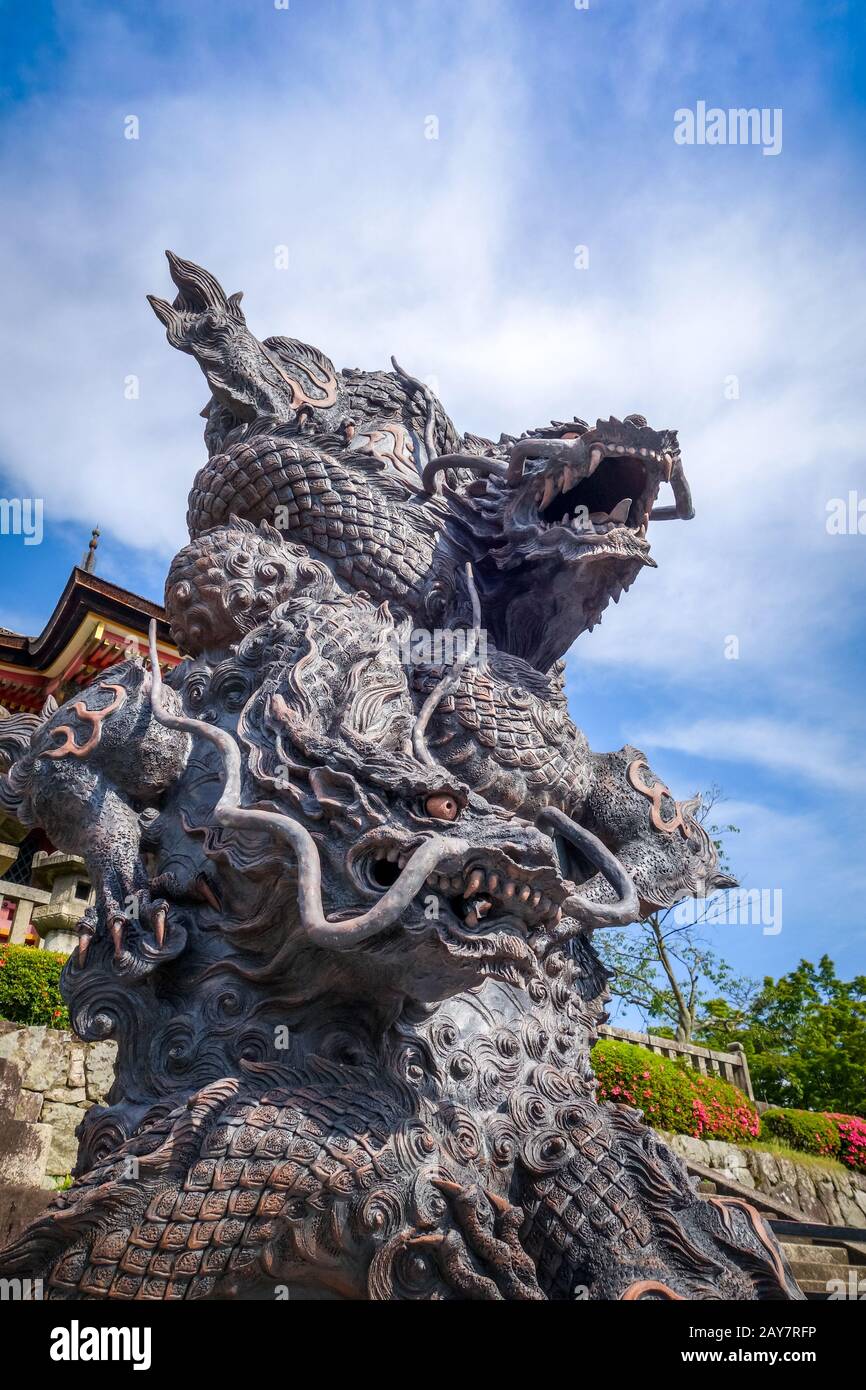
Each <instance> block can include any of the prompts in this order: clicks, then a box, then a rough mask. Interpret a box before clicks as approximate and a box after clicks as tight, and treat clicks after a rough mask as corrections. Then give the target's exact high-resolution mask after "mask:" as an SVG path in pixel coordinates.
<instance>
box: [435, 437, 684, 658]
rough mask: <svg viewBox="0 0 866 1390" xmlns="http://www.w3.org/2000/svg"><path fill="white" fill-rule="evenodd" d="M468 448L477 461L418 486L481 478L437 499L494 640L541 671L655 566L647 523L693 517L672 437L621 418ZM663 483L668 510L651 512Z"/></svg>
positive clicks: (449, 463)
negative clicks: (449, 510)
mask: <svg viewBox="0 0 866 1390" xmlns="http://www.w3.org/2000/svg"><path fill="white" fill-rule="evenodd" d="M472 446H473V448H475V449H478V450H479V453H478V454H474V453H465V454H459V455H457V454H455V455H450V456H443V457H440V458H439V459H437V460H435V461H434V463H433V464H431V465H430V466H429V467H428V468H427V470H426V471H425V479H424V481H425V485H426V486H427V488H428V489H429V490H431V491H432V490H433V488H434V487H435V479H436V475H437V474H438V473H440V472H442V471H444V470H446V469H452V468H454V469H456V470H463V469H466V470H469V471H471V472H474V473H480V474H481V475H482V476H481V477H480V478H476V479H475V480H474V481H472V482H470V483H468V485H464V486H463V487H460V485H459V484H458V486H457V487H455V488H446V489H445V492H446V495H447V496H448V500H449V502H450V503H451V505H452V507H453V509H454V512H455V515H456V518H457V525H458V527H459V528H460V530H461V531H462V533H463V534H464V535H466V536H467V537H468V539H467V541H466V544H467V548H468V549H471V550H472V552H473V555H474V564H475V571H476V575H477V578H478V585H479V589H480V591H481V595H482V602H483V607H484V611H485V614H488V613H489V614H490V620H489V629H490V632H491V635H492V636H493V639H494V641H495V642H496V644H497V646H498V647H500V648H502V649H503V650H507V651H509V652H512V653H513V654H514V655H517V656H521V657H523V658H524V660H527V661H529V662H531V663H532V664H533V665H534V666H537V667H539V668H540V669H542V670H544V669H547V668H548V667H549V666H550V665H551V663H552V662H553V661H554V660H555V659H556V658H557V657H560V656H562V655H563V654H564V652H565V651H567V649H568V648H569V646H570V645H571V643H572V642H573V641H574V640H575V638H577V637H578V636H579V635H580V633H581V632H584V631H587V630H591V629H592V628H593V627H594V625H595V624H596V623H597V622H598V621H599V619H600V618H601V614H602V612H603V611H604V609H605V608H606V607H607V604H608V603H609V602H611V600H612V601H613V602H617V601H618V600H619V598H620V596H621V594H623V593H624V592H625V591H626V590H627V589H628V588H630V587H631V585H632V584H633V583H634V580H635V579H636V578H637V576H638V574H639V573H640V571H641V570H642V569H643V568H644V567H645V566H654V565H655V561H654V560H653V559H652V557H651V555H650V545H649V541H648V539H647V527H648V525H649V522H650V521H653V520H656V521H659V520H665V519H668V518H672V517H678V518H681V519H683V520H688V519H689V518H690V517H691V516H693V515H694V512H693V509H692V505H691V497H690V494H689V489H688V484H687V482H686V479H685V475H684V473H683V469H682V461H681V458H680V450H679V445H678V443H677V436H676V432H675V431H672V430H663V431H658V430H653V429H650V427H649V426H648V425H647V423H646V420H645V419H644V418H643V416H640V415H629V416H627V417H626V419H625V420H616V419H614V418H613V417H612V418H611V419H609V420H606V421H605V420H599V421H598V422H597V424H596V426H595V428H593V429H590V427H589V426H588V425H586V424H585V422H583V421H581V420H574V421H572V422H571V423H570V424H563V423H559V422H555V423H554V424H553V425H552V426H551V427H550V428H549V429H548V430H539V431H537V432H534V433H532V434H530V435H527V436H525V437H523V438H521V439H517V440H512V439H508V438H507V437H506V438H503V440H502V441H500V444H499V445H492V444H486V442H485V441H483V440H472ZM451 476H452V477H455V474H452V475H451ZM456 476H457V477H460V478H462V477H463V476H464V475H463V474H461V473H457V474H456ZM666 482H669V483H670V484H671V487H672V488H673V492H674V498H675V504H674V505H673V506H671V507H664V506H663V507H659V506H657V505H656V503H657V498H658V495H659V491H660V489H661V487H662V484H663V483H666Z"/></svg>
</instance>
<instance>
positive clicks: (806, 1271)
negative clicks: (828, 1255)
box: [791, 1263, 850, 1286]
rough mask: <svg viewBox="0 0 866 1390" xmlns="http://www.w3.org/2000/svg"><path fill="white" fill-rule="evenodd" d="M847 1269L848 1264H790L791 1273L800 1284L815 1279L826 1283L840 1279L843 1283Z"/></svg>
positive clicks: (846, 1276)
mask: <svg viewBox="0 0 866 1390" xmlns="http://www.w3.org/2000/svg"><path fill="white" fill-rule="evenodd" d="M849 1269H850V1265H822V1264H805V1263H804V1264H793V1263H792V1264H791V1273H792V1274H793V1276H794V1278H795V1279H796V1281H797V1283H798V1284H800V1285H801V1286H802V1285H803V1284H804V1283H807V1284H808V1283H812V1282H813V1281H815V1280H817V1281H818V1282H820V1283H821V1284H823V1285H826V1284H828V1283H829V1282H830V1280H831V1279H832V1280H838V1279H841V1281H842V1283H843V1284H845V1283H847V1281H848V1270H849Z"/></svg>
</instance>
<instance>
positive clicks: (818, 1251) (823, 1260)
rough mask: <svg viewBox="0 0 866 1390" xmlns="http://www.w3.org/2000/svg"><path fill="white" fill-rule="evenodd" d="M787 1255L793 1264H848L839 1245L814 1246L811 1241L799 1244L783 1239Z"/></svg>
mask: <svg viewBox="0 0 866 1390" xmlns="http://www.w3.org/2000/svg"><path fill="white" fill-rule="evenodd" d="M782 1245H783V1246H784V1248H785V1254H786V1255H787V1256H788V1259H789V1260H790V1262H791V1264H797V1263H798V1262H802V1263H803V1264H835V1265H844V1264H847V1263H848V1257H847V1255H846V1254H845V1251H844V1250H843V1249H842V1247H841V1246H839V1245H813V1244H811V1242H809V1241H803V1242H797V1241H794V1240H786V1239H785V1238H784V1236H783V1237H782Z"/></svg>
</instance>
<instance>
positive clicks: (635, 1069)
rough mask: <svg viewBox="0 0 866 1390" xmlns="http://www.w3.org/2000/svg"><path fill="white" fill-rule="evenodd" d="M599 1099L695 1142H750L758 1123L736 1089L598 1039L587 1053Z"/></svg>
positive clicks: (631, 1046) (613, 1041)
mask: <svg viewBox="0 0 866 1390" xmlns="http://www.w3.org/2000/svg"><path fill="white" fill-rule="evenodd" d="M592 1064H593V1067H594V1069H595V1074H596V1076H597V1077H598V1083H599V1085H598V1094H599V1099H601V1100H610V1101H617V1102H620V1103H625V1104H627V1105H634V1106H636V1107H637V1108H638V1109H639V1110H642V1111H643V1113H644V1116H645V1118H646V1121H647V1124H651V1125H653V1126H654V1127H655V1128H656V1129H667V1130H672V1131H673V1132H674V1133H675V1134H691V1135H694V1137H695V1138H699V1139H727V1140H729V1141H731V1142H733V1143H742V1142H744V1141H748V1140H750V1139H754V1138H755V1137H756V1136H757V1135H758V1134H759V1133H760V1130H761V1122H760V1120H759V1118H758V1112H757V1110H756V1109H755V1107H754V1105H753V1104H752V1103H751V1101H750V1100H749V1099H748V1097H747V1096H745V1095H744V1094H743V1092H742V1091H740V1090H739V1089H738V1088H737V1087H736V1086H732V1085H731V1083H730V1082H729V1081H722V1080H721V1079H720V1078H719V1077H715V1076H703V1075H702V1074H701V1073H700V1072H697V1071H695V1070H694V1069H693V1068H692V1067H690V1066H689V1065H688V1063H687V1062H684V1061H682V1062H681V1061H676V1062H673V1061H670V1060H669V1059H668V1058H667V1057H659V1056H657V1055H656V1053H654V1052H650V1051H649V1050H648V1049H647V1048H645V1047H637V1046H635V1045H634V1044H633V1043H626V1042H619V1041H617V1040H616V1039H615V1038H602V1039H601V1041H600V1042H599V1043H597V1044H596V1046H595V1048H594V1049H593V1053H592Z"/></svg>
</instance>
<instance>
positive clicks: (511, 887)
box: [502, 878, 517, 898]
mask: <svg viewBox="0 0 866 1390" xmlns="http://www.w3.org/2000/svg"><path fill="white" fill-rule="evenodd" d="M516 892H517V884H516V883H515V882H514V879H513V878H507V879H506V880H505V886H504V888H503V889H502V894H503V897H506V898H513V897H514V894H515V893H516Z"/></svg>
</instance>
